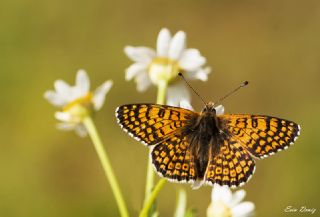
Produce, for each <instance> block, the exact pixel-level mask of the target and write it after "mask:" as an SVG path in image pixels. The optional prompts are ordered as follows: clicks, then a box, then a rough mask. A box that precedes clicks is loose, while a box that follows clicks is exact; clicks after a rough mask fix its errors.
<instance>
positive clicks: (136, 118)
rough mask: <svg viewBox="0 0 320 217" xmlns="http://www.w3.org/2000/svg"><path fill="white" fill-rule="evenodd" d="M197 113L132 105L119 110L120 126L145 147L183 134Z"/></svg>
mask: <svg viewBox="0 0 320 217" xmlns="http://www.w3.org/2000/svg"><path fill="white" fill-rule="evenodd" d="M194 115H197V113H195V112H192V111H190V110H187V109H183V108H178V107H173V106H166V105H157V104H131V105H123V106H120V107H118V108H117V110H116V117H117V121H118V123H119V125H120V126H121V127H122V129H123V130H124V131H126V132H128V134H129V135H130V136H132V137H133V138H135V139H136V140H138V141H141V142H142V143H143V144H145V145H155V144H158V143H159V142H161V141H164V140H166V139H168V138H170V137H171V136H174V135H175V134H176V133H178V132H181V130H183V128H184V127H185V126H187V125H188V123H189V121H190V120H191V119H192V117H193V116H194Z"/></svg>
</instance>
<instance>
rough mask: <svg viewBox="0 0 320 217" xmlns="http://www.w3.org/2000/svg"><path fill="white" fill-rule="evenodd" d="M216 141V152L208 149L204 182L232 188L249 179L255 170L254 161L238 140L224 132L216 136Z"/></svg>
mask: <svg viewBox="0 0 320 217" xmlns="http://www.w3.org/2000/svg"><path fill="white" fill-rule="evenodd" d="M216 141H217V142H216V144H217V145H218V146H219V147H220V150H219V152H218V153H216V154H213V153H212V150H210V151H209V152H210V153H209V162H208V166H207V170H206V173H205V183H206V184H208V185H214V184H219V185H221V186H222V185H227V186H229V187H232V188H234V187H238V186H241V185H243V184H244V183H246V182H247V181H249V179H250V178H251V176H252V175H253V173H254V171H255V162H254V160H253V159H252V157H251V156H250V155H249V153H248V152H247V151H246V150H245V149H244V148H243V147H242V145H241V144H240V142H239V141H238V140H237V139H235V138H234V137H232V136H228V135H226V134H222V135H220V136H219V137H217V140H216Z"/></svg>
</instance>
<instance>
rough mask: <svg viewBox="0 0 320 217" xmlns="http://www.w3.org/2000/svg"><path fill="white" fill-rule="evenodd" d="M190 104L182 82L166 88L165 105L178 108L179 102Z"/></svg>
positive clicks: (186, 89) (187, 92)
mask: <svg viewBox="0 0 320 217" xmlns="http://www.w3.org/2000/svg"><path fill="white" fill-rule="evenodd" d="M184 100H185V101H188V102H190V94H189V90H188V88H187V87H186V85H185V84H184V82H182V81H181V82H177V83H175V84H172V85H170V86H169V87H168V92H167V104H168V105H171V106H179V104H180V102H181V101H184Z"/></svg>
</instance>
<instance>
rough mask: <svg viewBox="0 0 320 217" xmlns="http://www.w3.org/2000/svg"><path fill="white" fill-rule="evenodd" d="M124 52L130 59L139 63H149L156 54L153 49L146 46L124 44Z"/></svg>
mask: <svg viewBox="0 0 320 217" xmlns="http://www.w3.org/2000/svg"><path fill="white" fill-rule="evenodd" d="M124 52H125V54H127V56H128V57H129V58H130V59H131V60H133V61H135V62H139V63H150V62H151V60H152V59H153V58H154V57H155V56H156V53H155V51H154V50H152V49H151V48H148V47H132V46H126V47H125V48H124Z"/></svg>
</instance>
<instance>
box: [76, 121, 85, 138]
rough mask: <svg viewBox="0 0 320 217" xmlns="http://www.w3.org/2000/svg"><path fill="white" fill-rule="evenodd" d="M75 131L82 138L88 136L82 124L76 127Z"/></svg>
mask: <svg viewBox="0 0 320 217" xmlns="http://www.w3.org/2000/svg"><path fill="white" fill-rule="evenodd" d="M75 131H76V133H77V134H78V136H80V137H85V136H87V134H88V132H87V129H86V128H85V126H83V125H82V124H78V125H76V128H75Z"/></svg>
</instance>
